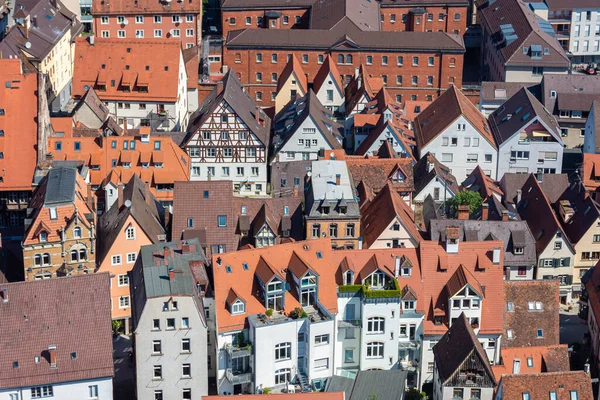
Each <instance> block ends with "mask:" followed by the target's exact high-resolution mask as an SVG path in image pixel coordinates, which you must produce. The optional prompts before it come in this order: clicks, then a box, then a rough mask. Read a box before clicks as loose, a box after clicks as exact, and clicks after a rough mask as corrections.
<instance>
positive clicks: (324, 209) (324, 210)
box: [321, 207, 329, 215]
mask: <svg viewBox="0 0 600 400" xmlns="http://www.w3.org/2000/svg"><path fill="white" fill-rule="evenodd" d="M321 214H323V215H328V214H329V207H321Z"/></svg>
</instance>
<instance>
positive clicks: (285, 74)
mask: <svg viewBox="0 0 600 400" xmlns="http://www.w3.org/2000/svg"><path fill="white" fill-rule="evenodd" d="M292 74H293V75H294V76H295V77H296V79H297V81H298V85H299V86H300V87H301V88H302V90H303V92H302V93H300V95H301V96H304V94H306V92H308V83H307V81H306V74H305V73H304V70H303V69H302V64H300V62H299V61H298V59H297V58H296V55H295V54H292V59H291V60H290V61H288V62H287V64H286V65H285V68H284V69H283V71H282V72H281V75H280V76H279V79H278V80H277V92H279V90H280V89H281V87H282V86H283V84H284V83H285V82H287V80H288V79H289V78H290V77H291V76H292Z"/></svg>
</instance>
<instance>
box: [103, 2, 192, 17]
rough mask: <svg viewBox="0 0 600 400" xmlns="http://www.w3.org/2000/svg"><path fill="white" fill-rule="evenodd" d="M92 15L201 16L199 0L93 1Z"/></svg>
mask: <svg viewBox="0 0 600 400" xmlns="http://www.w3.org/2000/svg"><path fill="white" fill-rule="evenodd" d="M92 4H93V6H92V13H93V15H94V16H95V15H114V14H119V15H148V14H179V13H187V14H197V15H199V14H201V13H202V4H201V1H200V0H186V1H176V2H175V1H173V2H162V1H155V0H136V2H133V3H132V2H131V1H127V0H110V1H109V0H101V1H94V2H93V3H92Z"/></svg>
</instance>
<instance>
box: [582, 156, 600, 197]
mask: <svg viewBox="0 0 600 400" xmlns="http://www.w3.org/2000/svg"><path fill="white" fill-rule="evenodd" d="M581 169H582V175H583V184H584V185H585V188H586V189H587V190H589V191H590V192H595V191H597V190H598V187H600V154H592V153H583V166H582V168H581Z"/></svg>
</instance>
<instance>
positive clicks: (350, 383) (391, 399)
mask: <svg viewBox="0 0 600 400" xmlns="http://www.w3.org/2000/svg"><path fill="white" fill-rule="evenodd" d="M407 375H408V372H406V371H402V370H398V369H394V370H388V371H381V370H379V371H359V372H358V374H357V375H356V378H355V379H354V380H352V379H349V378H344V377H341V376H333V377H331V378H329V379H328V380H327V385H326V387H325V391H326V392H340V391H343V392H344V393H345V397H346V399H347V400H366V399H368V398H369V396H371V395H372V394H375V396H376V397H377V399H378V400H400V399H403V398H404V391H405V384H406V376H407Z"/></svg>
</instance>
